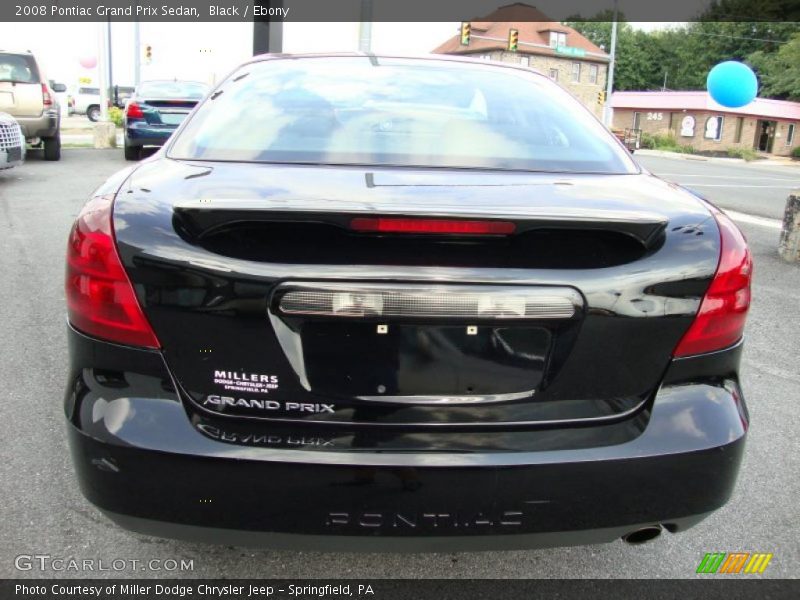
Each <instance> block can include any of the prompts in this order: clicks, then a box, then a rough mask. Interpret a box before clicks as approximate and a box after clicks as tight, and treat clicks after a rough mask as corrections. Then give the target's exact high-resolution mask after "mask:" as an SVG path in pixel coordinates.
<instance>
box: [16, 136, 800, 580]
mask: <svg viewBox="0 0 800 600" xmlns="http://www.w3.org/2000/svg"><path fill="white" fill-rule="evenodd" d="M643 162H647V163H648V167H649V168H651V169H652V170H653V171H655V172H656V173H659V172H663V173H664V175H665V177H666V178H667V179H673V180H678V181H685V180H690V179H698V180H699V179H701V177H695V175H697V172H696V171H695V170H694V169H695V168H696V165H694V164H692V163H689V162H688V161H683V160H670V159H663V158H659V159H657V160H656V159H654V158H653V157H647V159H646V161H643ZM687 163H688V164H689V165H690V166H688V167H687V166H686V165H687ZM127 164H128V163H126V162H125V161H124V160H123V159H122V152H121V150H91V149H67V150H65V151H64V155H63V159H62V161H60V162H57V163H46V162H44V161H42V160H41V159H40V158H39V157H38V156H37V155H36V153H32V154H31V156H30V160H29V162H28V163H26V164H25V165H24V166H22V167H20V168H17V169H12V170H10V171H4V172H0V274H2V282H3V285H2V286H0V340H2V345H3V353H2V356H3V359H2V360H1V361H0V382H2V384H3V400H4V401H3V402H2V405H0V435H2V439H3V444H2V445H1V446H0V489H2V492H3V493H2V498H3V517H4V518H3V519H2V520H0V577H64V576H67V577H88V576H101V577H102V576H115V577H116V576H124V575H131V576H133V575H136V576H139V577H151V576H163V575H165V574H168V575H170V576H176V577H228V578H236V577H280V578H296V577H338V578H342V577H363V578H380V577H401V578H424V577H469V578H483V577H498V578H503V577H514V578H516V577H568V578H572V577H601V578H605V577H674V578H683V577H695V576H696V575H695V570H696V568H697V565H698V563H699V562H700V560H701V559H702V557H703V555H704V554H705V553H706V552H718V551H719V552H732V551H743V552H771V553H773V554H774V557H773V559H772V562H771V563H770V565H769V567H768V568H767V570H766V572H765V573H764V574H763V575H761V577H794V576H796V565H797V563H798V559H800V541H799V540H800V536H799V535H798V523H797V522H798V508H797V507H798V501H797V499H798V498H799V497H800V478H798V476H797V474H798V472H800V453H798V451H797V448H798V443H797V437H798V431H799V430H800V405H799V403H800V367H798V356H800V334H799V333H798V332H799V331H800V319H799V318H798V311H799V310H800V302H799V301H798V296H799V295H800V265H790V264H786V263H784V262H782V261H780V260H779V258H778V256H777V250H776V248H777V240H778V235H779V232H778V231H777V230H776V229H775V228H774V227H766V226H761V225H755V224H752V223H748V222H742V223H741V226H742V229H743V230H744V231H745V233H746V234H747V237H748V239H749V242H750V244H751V247H752V250H753V253H754V257H755V282H754V290H753V297H754V301H753V306H752V310H751V314H750V319H749V323H748V329H747V343H746V346H745V353H744V363H743V368H742V378H743V385H744V390H745V393H746V398H747V402H748V405H749V408H750V414H751V419H752V428H751V431H750V437H749V441H748V447H747V451H746V455H745V460H744V464H743V467H742V472H741V475H740V479H739V482H738V485H737V487H736V490H735V492H734V496H733V498H732V500H731V501H730V503H729V504H728V505H726V506H725V507H724V508H723V509H722V510H720V511H718V512H717V513H715V514H714V515H712V516H711V517H710V518H709V519H707V520H706V521H705V522H703V523H701V524H700V525H699V526H697V527H696V528H694V529H692V530H690V531H688V532H686V533H683V534H680V535H676V536H673V535H670V534H665V535H663V536H662V537H661V538H660V539H658V540H656V541H655V542H652V543H650V544H646V545H644V546H635V547H634V546H628V545H626V544H624V543H623V542H621V541H618V542H615V543H612V544H608V545H601V546H587V547H576V548H555V549H548V550H535V551H525V552H487V553H471V554H463V553H453V554H405V555H401V554H391V553H390V554H358V555H357V554H347V553H324V554H323V553H309V552H303V553H301V552H284V551H281V552H276V551H266V550H251V549H243V548H232V547H224V546H213V545H201V544H189V543H182V542H175V541H171V540H163V539H158V538H152V537H146V536H139V535H135V534H131V533H128V532H126V531H123V530H121V529H119V528H118V527H116V526H115V525H113V524H112V523H111V522H109V521H108V520H107V519H106V518H105V517H104V516H103V515H102V514H101V513H99V512H98V511H97V510H96V509H94V508H93V507H92V506H91V505H90V504H89V503H88V502H87V501H85V500H84V499H83V497H82V496H81V494H80V492H79V490H78V487H77V484H76V481H75V478H74V475H73V472H72V466H71V463H70V460H69V456H68V450H67V445H66V436H65V424H64V418H63V412H62V394H63V390H64V386H65V381H64V377H65V372H66V361H67V350H66V346H65V309H64V298H63V271H64V269H63V264H64V250H65V245H66V239H67V233H68V231H69V227H70V225H71V222H72V220H73V218H74V217H75V216H76V214H77V213H78V210H79V209H80V207H81V205H82V203H83V202H84V201H85V200H86V199H87V197H88V195H89V194H90V193H91V191H92V190H93V189H94V188H95V186H97V185H98V184H100V183H101V182H102V181H103V180H104V179H105V178H106V177H107V176H108V175H110V174H111V173H113V172H114V171H116V170H118V169H120V168H123V167H125V166H127ZM737 170H738V172H739V174H740V176H743V175H749V174H751V172H752V171H751V170H748V169H743V168H739V169H737ZM795 172H800V171H793V170H791V169H789V170H784V171H779V172H778V173H780V174H779V175H774V176H775V177H776V178H777V177H781V178H785V179H788V180H790V181H780V183H779V185H775V186H774V187H769V186H768V184H767V183H765V184H764V185H762V186H760V187H758V188H756V187H749V188H743V190H747V191H746V192H745V191H740V193H739V194H733V193H732V192H731V191H730V188H723V187H706V188H703V189H702V191H703V192H704V193H706V194H707V195H708V196H709V198H711V199H712V200H714V201H716V202H718V203H719V204H720V205H722V206H723V207H725V206H728V207H730V208H734V209H735V210H737V211H739V212H751V213H753V214H757V215H762V216H765V217H771V218H776V213H775V210H774V207H777V206H782V202H783V200H785V197H786V190H787V189H788V188H789V187H792V186H798V185H800V178H798V177H797V176H796V175H793V173H795ZM715 174H719V173H716V171H714V170H713V169H712V170H711V171H703V172H702V173H700V175H705V176H706V178H705V179H702V181H709V180H711V181H713V179H711V176H712V175H715ZM719 175H722V176H725V175H726V173H722V174H719ZM755 176H756V177H762V176H763V177H764V180H765V181H769V178H770V177H771V176H773V174H771V172H770V171H769V170H768V169H764V168H761V170H760V171H756V174H755ZM792 179H793V181H791V180H792ZM722 180H723V181H725V180H726V179H725V178H724V177H722ZM739 187H741V186H739ZM765 206H769V207H771V208H769V209H763V207H765ZM762 209H763V210H762ZM607 501H608V502H610V503H614V502H622V501H624V499H620V498H608V499H607ZM219 510H226V507H224V506H221V507H219ZM22 554H47V555H50V556H51V557H54V558H55V557H59V558H67V559H68V558H77V559H81V560H82V559H94V560H98V559H103V560H104V561H108V562H110V561H112V560H114V559H123V560H127V561H130V560H139V561H147V560H150V559H175V560H177V561H180V560H181V559H187V560H192V561H193V566H194V568H193V570H190V571H184V572H170V573H164V572H163V571H135V570H133V569H131V568H126V569H125V570H123V571H121V572H117V571H106V572H82V573H81V572H56V571H44V572H42V571H39V570H37V569H33V570H29V571H19V570H17V569H16V568H15V564H14V563H15V557H17V556H19V555H22ZM734 577H744V576H743V575H738V576H734Z"/></svg>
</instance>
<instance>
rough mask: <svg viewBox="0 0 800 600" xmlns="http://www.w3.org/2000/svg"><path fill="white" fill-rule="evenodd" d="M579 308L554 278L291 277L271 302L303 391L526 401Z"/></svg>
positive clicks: (351, 396) (418, 400)
mask: <svg viewBox="0 0 800 600" xmlns="http://www.w3.org/2000/svg"><path fill="white" fill-rule="evenodd" d="M582 314H583V297H582V296H581V294H580V293H578V292H577V290H575V289H574V288H569V287H552V286H514V285H471V284H444V285H435V284H414V283H408V284H377V283H330V282H286V283H284V284H281V285H280V286H278V288H277V289H276V290H275V293H274V294H273V296H272V298H271V299H270V302H269V318H270V321H271V322H272V325H273V328H274V330H275V332H276V334H277V338H278V341H279V342H280V344H281V346H282V348H283V350H284V352H285V354H286V357H287V359H288V360H289V362H290V364H291V365H292V367H293V368H294V370H295V372H296V373H297V375H298V378H299V380H300V383H301V385H302V386H303V387H304V388H305V389H306V390H308V391H311V392H314V393H318V394H320V395H324V396H325V397H338V398H340V399H344V398H346V399H348V400H368V401H376V402H386V403H397V404H433V405H438V404H452V405H459V404H474V403H484V402H502V401H511V400H524V399H530V398H531V397H532V396H533V395H534V393H535V391H536V389H537V387H539V385H540V384H541V383H542V380H543V378H544V377H545V376H546V368H547V365H548V355H549V354H550V353H551V347H552V346H553V344H554V340H555V338H556V336H555V332H558V331H562V330H563V329H564V327H568V326H569V325H570V324H575V323H577V322H579V320H580V319H581V318H582Z"/></svg>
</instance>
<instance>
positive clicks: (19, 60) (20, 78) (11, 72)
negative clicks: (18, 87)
mask: <svg viewBox="0 0 800 600" xmlns="http://www.w3.org/2000/svg"><path fill="white" fill-rule="evenodd" d="M0 81H14V82H17V83H39V71H38V70H37V69H36V63H35V62H34V61H33V59H32V58H31V57H30V56H25V55H22V54H3V53H2V52H0Z"/></svg>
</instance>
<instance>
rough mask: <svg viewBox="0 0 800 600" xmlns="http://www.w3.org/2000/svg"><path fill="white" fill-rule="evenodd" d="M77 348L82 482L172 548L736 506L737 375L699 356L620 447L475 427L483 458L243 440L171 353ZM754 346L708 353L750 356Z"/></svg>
mask: <svg viewBox="0 0 800 600" xmlns="http://www.w3.org/2000/svg"><path fill="white" fill-rule="evenodd" d="M70 342H71V346H72V347H71V356H72V360H73V365H72V370H71V384H70V386H69V388H68V393H67V400H66V410H67V416H68V418H69V421H70V425H69V443H70V447H71V451H72V457H73V462H74V464H75V468H76V471H77V474H78V479H79V482H80V486H81V489H82V491H83V493H84V495H85V496H86V497H87V498H88V499H89V500H90V501H91V502H92V503H94V504H95V505H97V506H98V507H99V508H100V509H101V510H102V511H103V512H104V513H106V514H107V515H108V516H109V517H110V518H111V519H113V520H115V521H116V522H118V523H119V524H120V525H122V526H123V527H126V528H129V529H133V530H135V531H140V532H143V533H148V534H153V535H160V536H165V537H176V538H184V539H191V540H203V541H212V542H218V543H226V544H237V545H258V546H270V547H293V548H314V549H319V550H324V549H334V548H336V549H339V550H341V549H342V548H347V549H350V550H365V551H376V550H385V551H398V550H408V551H411V550H422V551H434V550H436V551H439V550H478V549H501V548H503V549H517V548H531V547H541V546H554V545H573V544H585V543H600V542H608V541H612V540H614V539H616V538H618V537H620V536H621V535H624V534H625V533H629V532H630V531H633V530H636V529H638V528H640V527H642V526H645V525H652V524H663V525H665V526H666V527H667V528H668V529H669V530H671V531H681V530H683V529H686V528H688V527H690V526H692V525H694V524H696V523H697V522H699V521H700V520H702V519H703V518H704V517H705V516H707V515H708V513H710V512H712V511H714V510H715V509H717V508H719V507H721V506H722V505H723V504H724V503H725V502H726V501H727V500H728V498H729V497H730V494H731V492H732V489H733V486H734V483H735V480H736V476H737V472H738V469H739V463H740V460H741V456H742V452H743V448H744V441H745V436H746V430H747V426H748V422H747V412H746V408H745V406H744V403H743V400H742V398H741V393H740V390H739V386H738V383H737V382H736V381H735V379H733V378H731V379H724V378H723V379H720V380H718V381H717V382H716V384H714V383H712V382H695V383H687V382H686V381H685V378H686V377H693V378H695V379H696V378H697V377H696V375H693V370H696V368H695V367H696V363H695V366H693V365H692V363H690V362H683V361H681V362H682V364H680V365H677V366H676V367H675V368H674V369H672V371H673V374H672V375H669V374H668V377H667V379H666V380H665V385H663V386H662V388H661V390H660V391H659V393H658V395H657V397H656V398H655V399H654V401H653V403H652V406H651V408H650V409H648V411H647V413H648V414H647V415H646V421H647V422H646V426H645V427H643V428H642V429H641V430H640V431H639V432H638V433H636V434H634V435H629V433H630V429H631V428H630V423H629V422H627V421H626V422H622V423H619V424H617V425H613V426H610V427H612V428H616V429H614V430H613V431H612V430H610V429H607V430H606V431H604V433H603V435H604V436H605V437H607V438H608V439H610V440H611V443H609V442H608V440H607V441H606V443H604V444H603V443H597V444H595V445H588V446H587V445H586V444H585V443H583V444H575V443H573V442H572V441H571V440H577V439H583V440H584V442H585V440H586V433H584V434H580V433H578V432H577V430H575V429H572V430H564V431H561V432H555V433H552V432H551V433H549V434H548V433H546V432H544V431H542V430H539V431H522V432H517V433H515V434H513V435H515V436H521V437H517V438H515V439H516V441H515V443H519V440H520V439H521V440H523V445H524V443H527V442H525V440H529V442H530V447H531V448H535V447H537V446H540V445H541V444H540V440H541V438H542V436H545V437H546V436H550V437H555V438H557V439H559V440H560V441H559V442H558V443H552V444H550V445H549V446H548V449H544V450H534V449H531V450H527V451H513V452H512V451H493V450H492V448H493V447H494V448H495V449H496V446H498V445H499V442H498V444H495V445H494V446H492V445H489V446H485V445H484V444H485V441H486V439H491V438H481V437H480V436H495V438H496V439H497V440H503V439H504V438H505V437H507V436H506V434H501V433H494V434H492V433H481V434H480V436H479V435H478V434H474V435H473V434H470V433H468V432H462V433H459V434H457V435H458V436H460V439H461V440H462V442H463V440H464V439H470V440H473V441H475V445H474V448H473V451H462V452H447V451H442V450H439V451H435V452H434V451H421V450H418V449H417V450H414V449H411V450H409V449H406V450H405V451H394V452H393V451H391V450H386V449H382V450H381V451H375V448H374V447H373V448H370V445H369V444H367V443H361V444H359V443H358V441H357V440H358V439H359V436H358V435H350V436H347V435H339V434H338V433H337V432H338V431H339V430H338V429H329V431H332V433H329V434H324V433H323V434H321V435H320V433H319V432H310V431H307V430H304V429H299V428H297V429H295V430H290V431H288V432H287V431H286V430H285V429H284V430H281V431H278V430H276V431H274V432H270V431H264V430H263V429H261V430H259V431H253V432H251V433H249V434H248V433H247V432H246V431H245V432H243V431H242V430H241V428H240V429H239V430H238V431H233V430H231V431H227V430H226V427H227V425H226V423H230V421H227V422H226V421H224V420H219V419H218V420H217V421H216V422H213V423H212V422H210V421H208V419H207V418H205V417H202V416H198V415H195V414H192V413H191V412H189V409H187V407H186V406H185V405H184V404H183V403H182V402H181V401H180V399H179V398H178V397H177V396H176V395H175V393H174V391H173V390H172V389H171V380H170V377H169V374H168V373H167V372H166V370H165V367H164V365H163V361H162V360H161V357H160V355H159V354H158V353H153V352H146V351H139V350H132V349H127V348H123V347H120V346H114V345H111V344H106V343H102V342H97V341H94V340H91V339H90V338H87V337H85V336H83V335H81V334H79V333H77V332H74V331H71V332H70ZM738 352H739V349H738V348H734V349H731V350H728V351H725V353H724V355H723V353H718V354H720V356H716V357H711V358H710V359H709V358H705V359H702V360H716V361H721V362H724V361H732V363H736V362H738ZM734 355H735V356H734ZM88 358H91V360H92V361H94V363H93V366H92V368H87V367H86V364H85V361H86V360H88ZM686 360H688V359H686ZM692 360H695V361H696V360H698V359H692ZM120 361H122V362H120ZM81 363H83V367H81V366H80V365H81ZM113 364H117V365H119V364H124V365H126V368H127V369H128V370H127V371H125V372H119V371H113V370H110V369H109V368H107V367H110V366H111V365H113ZM701 370H702V369H701ZM259 427H263V425H259ZM578 429H579V428H578ZM585 429H591V430H594V428H585ZM626 431H628V433H625V432H626ZM326 435H327V437H326ZM437 435H438V434H437ZM401 437H403V435H402V434H397V435H396V438H397V439H398V440H399V439H400V438H401ZM424 437H425V436H421V437H419V438H418V439H424ZM614 439H619V440H624V441H621V442H620V443H613V440H614ZM362 441H363V440H362ZM388 443H390V444H391V441H390V442H388ZM422 445H424V444H423V442H418V445H417V448H419V447H420V446H422ZM487 447H488V448H489V449H488V450H487V449H486V448H487ZM482 448H483V449H482Z"/></svg>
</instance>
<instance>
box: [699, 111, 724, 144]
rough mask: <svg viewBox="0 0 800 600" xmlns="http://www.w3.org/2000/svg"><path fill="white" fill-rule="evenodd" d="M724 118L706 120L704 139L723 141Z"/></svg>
mask: <svg viewBox="0 0 800 600" xmlns="http://www.w3.org/2000/svg"><path fill="white" fill-rule="evenodd" d="M722 123H723V118H722V117H708V119H707V120H706V131H705V134H704V136H703V137H705V138H706V139H707V140H715V141H717V142H718V141H720V140H721V139H722Z"/></svg>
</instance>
